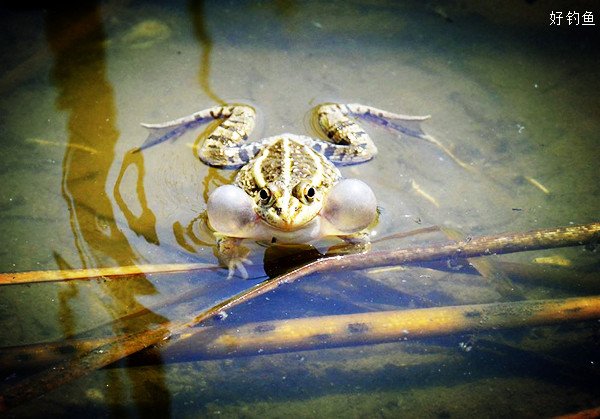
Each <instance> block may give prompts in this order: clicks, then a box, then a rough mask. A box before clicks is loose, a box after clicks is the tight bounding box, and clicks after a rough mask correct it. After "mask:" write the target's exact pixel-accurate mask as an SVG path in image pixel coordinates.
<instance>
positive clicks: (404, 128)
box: [340, 103, 472, 170]
mask: <svg viewBox="0 0 600 419" xmlns="http://www.w3.org/2000/svg"><path fill="white" fill-rule="evenodd" d="M340 106H345V107H346V108H347V109H348V112H349V113H350V114H352V115H355V116H358V117H360V118H362V119H365V120H367V121H371V122H374V123H376V124H378V125H381V126H384V127H386V128H390V129H393V130H394V131H396V132H398V133H400V134H404V135H407V136H409V137H414V138H419V139H421V140H425V141H428V142H430V143H432V144H434V145H435V146H436V147H438V148H439V149H441V150H442V151H443V152H444V153H445V154H446V155H447V156H448V157H450V158H451V159H452V160H454V162H455V163H457V164H458V165H459V166H461V167H462V168H463V169H467V170H472V166H470V165H469V164H467V163H465V162H463V161H462V160H461V159H459V158H458V157H457V156H456V155H455V154H454V153H453V152H452V150H450V149H449V148H448V147H446V146H445V145H444V144H443V143H441V142H440V141H439V140H437V139H436V138H435V137H433V136H432V135H429V134H427V133H426V132H424V131H423V129H422V128H421V122H423V121H425V120H427V119H429V118H431V115H424V116H413V115H402V114H396V113H392V112H388V111H385V110H383V109H377V108H373V107H371V106H365V105H361V104H358V103H352V104H347V105H340Z"/></svg>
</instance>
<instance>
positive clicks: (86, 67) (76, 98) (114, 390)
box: [46, 2, 171, 417]
mask: <svg viewBox="0 0 600 419" xmlns="http://www.w3.org/2000/svg"><path fill="white" fill-rule="evenodd" d="M46 35H47V39H48V44H49V47H50V50H51V52H52V55H53V57H54V66H53V68H52V80H53V82H54V85H55V87H56V89H57V91H58V100H57V102H58V108H59V109H61V110H64V111H65V112H67V115H68V131H69V138H68V146H67V149H66V152H65V156H64V161H63V178H62V193H63V196H64V199H65V201H66V203H67V206H68V208H69V211H70V220H71V229H72V231H73V239H74V241H75V244H76V246H77V249H78V251H79V255H80V258H81V264H82V266H83V267H99V266H110V265H121V266H123V265H132V264H135V263H136V255H135V253H134V252H133V251H132V249H131V248H130V246H129V244H128V242H127V239H126V237H125V236H124V235H123V234H122V233H121V232H120V230H119V229H118V227H117V225H116V223H115V220H114V214H113V211H112V205H111V201H110V198H109V196H108V194H107V192H106V190H107V187H106V186H107V185H106V183H107V177H108V172H109V170H110V167H111V165H112V163H113V160H114V157H115V155H114V147H115V144H116V142H117V140H118V138H119V132H118V131H117V129H116V128H115V118H116V111H115V104H114V97H113V91H112V87H111V85H110V83H109V82H108V80H107V75H106V63H105V51H104V45H105V42H106V37H105V34H104V31H103V28H102V16H101V11H100V4H94V3H89V2H86V3H83V5H81V6H76V7H73V6H70V7H68V8H66V7H65V8H61V9H59V10H49V11H48V12H47V15H46ZM136 164H137V165H138V168H139V167H141V165H142V162H141V161H140V162H136ZM57 258H58V259H59V260H60V256H59V255H57ZM65 264H66V262H65ZM98 286H99V287H100V290H101V291H102V292H104V293H105V294H106V295H103V296H101V298H102V300H103V301H104V304H105V309H106V311H107V312H109V313H111V314H113V315H114V314H118V313H122V312H123V311H126V310H131V311H137V310H139V309H141V308H142V306H141V305H140V304H139V303H138V302H137V299H136V297H137V296H139V295H144V294H154V293H156V290H155V289H154V286H153V285H152V284H151V283H150V282H149V281H148V280H147V279H146V278H145V277H140V278H139V279H137V280H135V281H129V282H127V283H125V282H122V281H118V282H110V281H109V282H101V283H99V284H98ZM77 293H78V292H77V290H74V289H72V287H70V288H67V289H65V291H63V292H62V293H61V295H60V297H59V301H60V303H61V308H60V312H61V314H62V315H63V316H65V318H67V319H73V318H74V316H85V315H88V316H92V317H94V316H95V313H81V312H73V311H72V310H73V308H72V307H71V304H72V303H73V302H74V300H73V297H75V296H76V295H77ZM164 321H165V319H164V318H163V317H161V316H159V315H156V314H153V315H151V316H148V317H147V320H146V321H145V324H144V325H142V326H141V327H144V328H148V327H152V326H153V324H155V323H162V322H164ZM74 327H75V325H74V322H73V321H71V322H69V321H67V322H65V323H63V328H64V334H65V336H71V335H72V334H73V333H74V332H75V330H74ZM125 362H126V361H125ZM123 371H124V372H125V374H127V376H128V379H124V377H125V374H123ZM123 371H120V370H119V369H116V370H115V371H113V372H110V373H108V374H107V376H108V377H109V379H110V380H111V381H110V383H107V388H108V394H107V399H108V403H109V404H110V406H111V408H112V409H117V410H114V412H113V413H114V414H116V415H118V414H120V413H123V412H122V411H121V410H118V408H114V407H113V406H120V405H122V404H123V401H124V400H127V398H128V397H131V398H132V399H133V400H134V402H136V403H137V406H136V407H137V410H138V412H139V415H140V416H142V417H149V416H159V417H167V416H169V414H170V403H171V398H170V394H169V392H168V390H167V388H166V385H165V384H164V376H163V371H162V367H158V368H157V369H156V374H155V379H156V380H157V381H156V382H154V383H152V388H151V389H148V388H146V385H145V380H144V381H143V382H135V381H134V376H133V375H131V374H129V371H128V370H127V369H126V368H125V369H124V370H123ZM149 391H152V392H153V397H152V400H153V404H152V405H151V406H149V405H148V404H147V403H143V402H141V401H142V400H147V398H146V397H144V395H145V394H146V393H147V392H149ZM128 394H131V396H128Z"/></svg>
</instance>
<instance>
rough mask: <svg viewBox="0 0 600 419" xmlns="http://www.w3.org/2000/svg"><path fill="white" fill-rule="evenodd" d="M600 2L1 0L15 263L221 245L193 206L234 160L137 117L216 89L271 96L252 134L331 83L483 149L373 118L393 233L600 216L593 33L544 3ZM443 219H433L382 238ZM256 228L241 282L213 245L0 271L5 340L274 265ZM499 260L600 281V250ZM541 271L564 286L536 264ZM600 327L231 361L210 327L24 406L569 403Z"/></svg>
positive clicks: (151, 323) (534, 407) (322, 301)
mask: <svg viewBox="0 0 600 419" xmlns="http://www.w3.org/2000/svg"><path fill="white" fill-rule="evenodd" d="M594 7H596V5H595V4H594V3H592V2H577V3H574V4H573V5H570V6H568V7H567V6H566V5H564V4H562V3H557V4H552V5H549V4H545V3H543V2H535V3H533V4H529V3H528V2H510V3H507V4H505V5H504V6H494V7H492V6H487V5H485V4H484V5H480V4H476V3H474V4H470V3H469V2H463V3H460V4H458V3H452V2H451V3H436V2H433V3H431V2H430V3H427V4H421V3H420V2H414V3H412V2H406V3H402V4H397V2H385V1H366V2H361V1H357V2H335V1H334V2H331V1H330V2H316V1H315V2H289V1H274V2H260V3H254V2H231V3H229V2H196V1H190V2H188V3H186V2H177V3H171V2H169V3H168V4H167V2H165V4H161V3H159V2H156V3H141V2H123V3H119V2H109V3H102V4H100V5H97V6H94V5H90V6H89V7H85V8H82V9H81V10H60V11H42V10H37V9H3V10H2V15H1V21H2V25H1V28H2V29H1V32H0V33H1V35H0V54H1V58H2V62H3V63H4V65H3V67H2V70H1V73H0V91H1V92H2V95H1V96H0V109H1V111H2V118H1V119H0V126H1V131H0V132H1V134H0V150H1V151H2V159H1V161H0V185H1V186H0V234H1V235H2V237H3V241H4V246H2V248H1V249H0V271H1V272H20V271H31V270H55V269H70V268H96V267H111V266H129V265H142V264H159V263H187V262H200V263H206V264H209V265H214V264H215V263H216V258H215V256H214V252H213V250H214V249H213V246H214V245H213V243H212V242H210V241H206V240H204V238H202V237H198V235H197V234H196V231H197V230H195V229H194V226H195V222H196V221H197V217H198V215H199V214H200V213H201V212H202V211H203V209H204V207H205V202H206V197H207V196H208V194H209V193H210V192H211V191H212V190H213V189H214V188H215V187H216V186H218V185H220V184H223V183H227V182H229V181H230V179H231V176H232V172H230V171H221V170H216V169H212V168H211V169H209V168H207V167H206V166H204V165H203V164H202V163H200V162H199V161H198V160H197V159H196V158H195V157H194V154H193V150H192V147H191V146H192V145H193V144H194V142H195V141H196V135H197V133H194V132H191V133H187V134H185V135H184V136H182V137H181V138H179V139H177V140H176V141H175V142H172V143H164V144H161V145H158V146H156V147H153V148H150V149H147V150H145V151H143V152H139V153H133V152H132V150H134V149H135V148H136V147H138V146H140V145H141V144H142V143H143V142H144V140H145V138H146V137H147V132H146V131H145V130H144V128H142V127H141V126H140V122H163V121H167V120H170V119H174V118H176V117H180V116H184V115H187V114H190V113H192V112H195V111H198V110H200V109H205V108H208V107H210V106H213V105H215V104H217V103H219V102H243V103H249V104H252V105H253V106H255V107H256V108H257V110H258V113H259V123H258V124H257V127H256V129H255V130H254V132H253V134H252V136H251V138H252V139H259V138H262V137H266V136H271V135H274V134H277V133H282V132H292V133H298V134H306V133H308V134H312V135H318V134H317V133H315V132H314V131H313V128H311V125H310V118H309V112H310V110H311V108H312V107H314V106H315V105H317V104H319V103H321V102H341V103H356V102H358V103H364V104H368V105H372V106H376V107H379V108H383V109H386V110H390V111H393V112H398V113H404V114H413V115H427V114H430V115H432V118H431V119H430V120H429V121H427V122H425V123H424V124H423V128H424V130H425V131H426V132H427V133H429V134H431V135H433V136H435V137H436V138H437V139H438V140H439V141H440V142H442V143H443V144H445V145H446V146H447V147H448V148H449V149H450V150H452V151H453V152H454V154H455V155H456V156H457V157H458V158H459V159H460V160H461V161H464V162H466V163H467V164H468V166H469V168H470V169H469V170H467V169H464V168H462V167H460V166H459V165H458V164H457V163H456V162H455V161H453V160H452V159H450V158H449V157H448V155H447V154H445V153H444V152H443V151H441V150H440V149H439V148H437V147H435V146H433V145H432V144H429V143H427V142H424V141H419V140H417V139H414V138H404V137H399V136H398V135H397V133H394V132H392V131H389V130H385V129H383V128H381V127H377V126H374V125H372V124H369V123H367V122H364V125H365V127H366V129H367V130H368V131H369V133H370V134H371V135H372V137H373V138H374V139H375V141H376V143H377V145H378V147H379V150H380V154H379V155H378V156H377V157H376V158H375V159H374V160H373V161H371V162H369V163H366V164H362V165H358V166H351V167H346V168H344V169H343V173H344V174H345V175H347V176H352V177H358V178H361V179H363V180H364V181H365V182H367V183H368V184H369V185H370V186H371V187H372V188H373V190H374V192H375V194H376V196H377V198H378V200H379V202H380V206H381V208H382V214H381V220H380V224H379V226H378V227H377V237H383V236H387V235H390V234H394V233H398V232H403V231H408V230H413V229H416V228H420V227H424V226H431V225H441V226H446V227H449V228H452V229H455V230H458V231H459V232H462V234H464V235H482V234H495V233H500V232H503V231H526V230H531V229H536V228H543V227H552V226H559V225H569V224H582V223H589V222H595V221H598V217H599V214H600V211H599V209H600V191H599V188H598V185H599V183H598V162H599V161H600V147H598V145H599V134H598V133H599V132H600V117H599V116H600V88H599V87H598V79H597V74H598V73H599V69H600V55H599V54H598V52H597V47H596V45H597V43H598V39H599V35H598V34H599V33H600V32H598V31H599V29H597V26H590V27H585V26H566V25H565V24H563V25H562V26H561V27H552V26H549V13H550V11H551V10H563V12H564V13H565V14H566V12H567V11H568V10H577V11H579V12H580V13H583V12H584V11H586V10H591V11H592V12H593V13H594V14H595V15H596V17H600V10H598V9H597V8H596V9H594ZM442 239H443V235H441V234H438V235H428V236H423V237H421V238H414V239H410V240H403V241H399V240H396V241H385V242H381V243H375V244H374V248H376V249H378V248H392V247H405V246H408V245H410V244H411V243H417V242H421V243H429V242H432V241H439V240H442ZM252 248H253V253H252V260H253V262H254V264H253V265H252V266H251V268H250V273H251V275H252V276H253V277H254V279H253V280H250V281H244V280H242V279H240V278H237V279H233V280H231V281H226V280H225V277H226V271H225V270H224V269H208V270H203V271H197V272H194V273H187V274H171V275H147V276H137V277H135V278H127V279H118V280H107V279H99V280H92V281H71V282H65V283H47V284H29V285H13V286H3V287H2V289H1V290H0V313H1V316H0V319H1V320H0V325H1V326H2V327H0V343H1V344H2V347H5V348H7V347H15V346H17V347H20V346H23V345H36V344H40V343H43V344H49V343H52V342H60V341H62V340H64V339H66V338H72V337H78V338H84V339H90V338H98V337H106V336H114V335H121V334H123V333H126V332H131V331H139V330H146V329H152V328H154V327H156V325H158V324H161V323H164V322H165V321H167V320H171V321H175V322H176V321H185V320H186V319H188V318H190V317H193V315H194V314H195V313H198V312H200V311H202V309H206V308H208V307H210V306H212V305H213V304H215V303H216V302H218V301H220V300H222V299H224V298H227V297H229V296H231V295H234V294H236V293H237V292H239V291H241V290H243V289H246V288H248V287H250V286H252V285H254V284H256V283H257V281H258V280H260V279H264V277H265V271H267V272H271V271H270V269H271V268H270V267H269V258H270V256H271V253H270V252H271V250H269V251H267V252H266V255H265V247H264V246H260V245H252ZM539 257H554V259H552V260H553V261H554V262H555V263H556V261H557V260H558V261H563V263H567V262H569V263H570V266H569V267H555V266H548V265H541V264H540V263H536V262H535V261H534V259H535V258H539ZM264 260H267V262H266V267H265V266H264V263H263V261H264ZM564 261H567V262H564ZM494 262H496V263H497V264H498V266H497V269H500V270H505V269H509V267H510V266H512V267H513V268H514V269H516V270H518V271H519V272H520V274H515V275H513V280H514V281H515V284H516V285H517V286H518V287H519V289H520V290H521V292H522V294H523V296H524V297H526V298H530V299H546V298H561V297H569V296H580V295H587V294H590V295H591V294H594V293H597V292H598V286H597V285H595V284H594V283H592V284H588V285H585V284H586V283H585V282H584V281H583V280H582V278H583V277H584V276H587V277H588V278H591V279H592V280H597V279H598V253H597V251H596V252H590V251H584V250H583V248H571V249H563V250H552V251H544V252H535V253H533V252H531V253H521V254H516V255H511V256H504V257H502V258H497V259H494ZM508 262H510V263H512V265H510V266H509V265H508V264H507V263H508ZM537 262H540V261H539V260H538V261H537ZM542 262H544V260H542ZM515 263H519V265H515ZM515 266H516V267H517V268H515ZM532 270H535V271H536V275H537V276H541V277H544V276H545V275H548V276H549V277H550V276H551V274H552V276H553V277H554V276H556V277H558V279H559V280H560V281H561V283H562V285H561V286H556V285H554V286H548V284H546V283H544V282H543V281H542V284H540V283H539V282H536V283H532V282H523V281H522V280H519V278H520V277H525V276H526V275H525V273H526V272H531V271H532ZM539 271H541V273H540V272H539ZM565 281H571V285H566V286H565V285H564V282H565ZM596 284H597V282H596ZM501 300H502V296H501V295H500V294H499V293H498V290H497V288H495V287H494V286H493V285H490V283H489V282H486V281H485V280H482V279H481V277H478V276H475V275H471V274H466V273H463V272H458V273H456V272H452V271H450V272H447V271H439V270H433V269H428V268H425V267H423V268H410V269H406V270H402V271H399V270H395V271H382V270H379V271H377V270H376V271H369V272H365V271H357V272H341V273H331V274H327V275H316V276H311V277H309V278H307V279H306V280H305V281H301V282H300V283H298V284H294V285H290V286H286V287H282V288H280V289H278V290H276V291H274V292H272V293H269V294H268V297H266V298H265V297H261V298H259V299H258V300H257V301H253V302H250V303H248V304H245V305H242V306H241V307H239V308H236V309H234V310H232V311H231V312H229V313H228V317H227V318H226V319H224V320H222V321H221V323H222V324H223V326H224V327H235V326H236V325H238V324H240V323H246V322H254V321H263V320H271V319H286V318H296V317H305V316H321V315H331V314H343V313H357V312H363V311H372V310H377V311H379V310H392V309H394V310H397V309H403V308H407V307H410V308H414V307H423V306H429V305H458V304H474V303H491V302H496V301H501ZM143 310H145V311H143ZM140 311H143V313H144V314H143V315H139V316H136V317H135V318H132V319H128V320H121V321H117V322H115V320H116V319H121V318H123V317H124V316H127V315H131V314H132V313H138V312H140ZM211 324H212V323H211ZM598 332H599V329H598V323H597V322H588V323H582V324H570V325H566V326H553V327H538V328H529V329H519V330H517V331H510V332H508V331H498V332H494V333H491V332H490V333H487V332H486V333H477V334H474V335H459V336H453V337H450V338H443V339H442V338H438V339H430V340H426V341H411V342H398V343H386V344H377V345H368V346H358V347H349V348H337V349H322V350H318V351H303V352H289V353H283V354H273V355H261V356H250V357H235V356H234V357H230V358H226V359H216V360H214V359H209V360H198V359H197V358H198V356H195V355H194V353H193V350H188V351H187V352H186V353H185V354H181V353H179V354H178V355H177V356H176V357H175V358H173V357H172V356H171V355H169V354H168V353H167V352H163V353H162V354H161V352H160V351H154V353H153V355H152V356H150V355H146V356H145V357H138V358H135V359H130V358H127V359H126V360H123V361H120V362H118V363H117V364H116V365H113V366H112V367H111V368H107V369H102V370H99V371H96V372H93V373H91V374H88V375H86V376H85V377H83V378H81V379H79V380H76V381H73V382H71V383H68V384H66V385H64V386H61V387H60V388H59V389H58V390H56V391H52V392H49V393H48V394H46V395H45V396H44V397H42V398H38V399H34V400H32V401H29V402H27V403H25V404H24V405H22V406H20V407H18V408H17V409H15V410H13V411H12V412H14V414H15V415H16V416H32V415H41V414H42V412H43V413H45V414H46V415H47V414H49V413H50V414H52V415H63V416H64V415H70V416H80V415H81V414H83V413H84V412H85V413H86V414H94V415H102V416H110V415H126V416H138V417H139V416H169V415H172V416H175V417H204V416H209V417H212V416H221V417H239V416H244V417H259V416H260V417H282V416H293V417H315V416H322V417H333V416H336V417H377V416H381V417H464V416H467V415H468V416H477V417H496V416H500V417H503V416H509V415H512V416H518V417H521V416H524V417H538V416H553V415H557V414H561V413H566V412H573V411H578V410H582V409H585V408H592V407H597V406H598V405H600V398H599V397H598V394H600V392H599V391H598V385H597V382H598V374H599V370H598V365H599V364H600V356H599V355H600V348H599V347H598ZM460 343H463V344H464V343H467V346H468V347H469V348H470V347H471V346H472V350H469V351H465V350H464V349H461V347H460ZM463 346H464V345H463ZM37 348H41V352H42V353H44V348H45V347H44V346H37ZM48 348H49V347H46V349H48ZM21 349H22V348H21ZM48 351H49V349H48ZM48 351H47V352H46V353H49V352H48ZM3 353H4V354H6V353H8V351H7V350H4V351H2V353H0V358H2V356H3ZM11 353H13V352H11ZM38 356H40V355H39V353H38ZM5 358H6V357H5ZM190 358H191V360H190ZM34 360H35V359H34ZM31 361H32V360H31V359H29V358H27V359H25V358H23V357H22V356H21V358H18V359H17V360H16V361H15V359H14V358H10V361H9V363H8V365H7V364H6V362H5V363H4V364H3V366H2V373H3V375H2V377H3V383H4V389H6V388H10V387H11V386H13V385H15V383H17V382H18V381H19V380H21V379H22V378H23V377H25V376H26V375H27V372H26V371H23V370H22V369H21V368H20V367H21V366H22V364H24V363H26V362H31ZM177 361H180V362H177ZM184 361H185V362H184ZM37 368H38V370H44V368H48V366H47V364H46V366H40V365H38V367H37ZM67 410H68V413H67Z"/></svg>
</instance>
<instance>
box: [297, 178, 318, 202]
mask: <svg viewBox="0 0 600 419" xmlns="http://www.w3.org/2000/svg"><path fill="white" fill-rule="evenodd" d="M292 194H293V195H294V196H295V197H296V198H298V200H299V201H300V202H302V203H303V204H310V203H311V202H313V201H314V200H315V198H316V196H317V190H316V189H315V187H314V186H312V185H311V184H310V183H308V182H306V181H302V182H300V183H298V184H297V185H296V186H295V187H294V190H293V191H292Z"/></svg>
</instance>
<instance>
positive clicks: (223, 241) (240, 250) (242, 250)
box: [217, 237, 252, 279]
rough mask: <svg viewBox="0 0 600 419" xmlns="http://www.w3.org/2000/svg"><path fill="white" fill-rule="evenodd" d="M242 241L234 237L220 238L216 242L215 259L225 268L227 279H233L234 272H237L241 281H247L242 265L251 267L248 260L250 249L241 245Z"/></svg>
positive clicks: (245, 271)
mask: <svg viewBox="0 0 600 419" xmlns="http://www.w3.org/2000/svg"><path fill="white" fill-rule="evenodd" d="M241 241H242V239H238V238H235V237H222V238H220V239H219V240H218V241H217V244H218V254H217V258H218V259H219V262H220V264H221V265H222V266H224V267H227V269H228V273H227V279H231V278H233V276H234V275H235V272H236V271H239V273H240V276H241V277H242V278H243V279H248V271H247V270H246V267H245V266H244V265H252V261H251V260H250V259H248V254H249V253H250V249H248V248H247V247H244V246H242V245H241Z"/></svg>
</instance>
